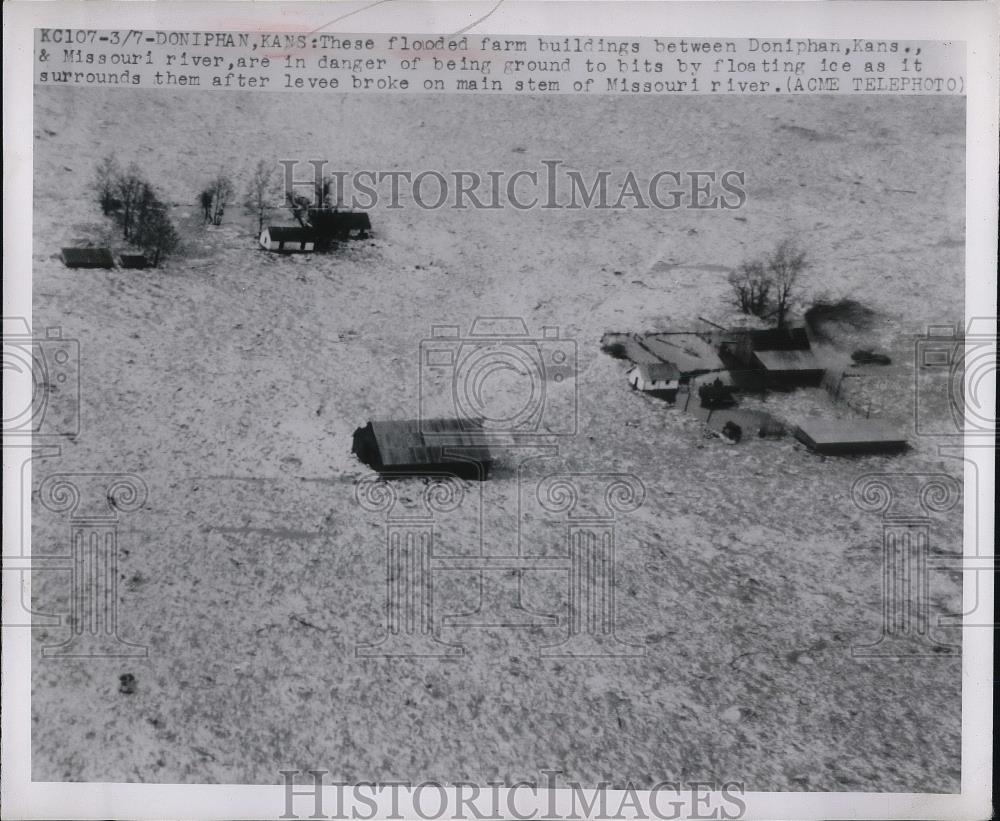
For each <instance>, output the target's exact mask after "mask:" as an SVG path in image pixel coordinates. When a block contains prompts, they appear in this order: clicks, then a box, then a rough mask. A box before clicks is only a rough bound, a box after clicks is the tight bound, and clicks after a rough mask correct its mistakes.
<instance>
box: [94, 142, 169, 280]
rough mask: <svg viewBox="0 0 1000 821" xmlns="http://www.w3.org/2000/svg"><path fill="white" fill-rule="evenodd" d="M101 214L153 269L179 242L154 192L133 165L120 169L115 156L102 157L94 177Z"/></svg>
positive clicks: (161, 203)
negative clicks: (143, 256) (113, 222)
mask: <svg viewBox="0 0 1000 821" xmlns="http://www.w3.org/2000/svg"><path fill="white" fill-rule="evenodd" d="M94 189H95V191H96V193H97V200H98V204H99V205H100V207H101V213H103V214H104V215H105V216H106V217H111V218H112V219H113V220H114V221H115V223H116V224H117V225H118V227H119V228H120V229H121V232H122V237H123V238H124V239H125V240H126V241H127V242H129V243H131V244H132V245H134V246H136V247H137V248H141V249H142V251H143V253H144V254H145V255H146V257H147V258H148V260H149V262H150V264H152V265H153V266H156V265H159V264H160V262H161V261H162V260H163V259H164V258H165V257H167V256H168V255H169V254H171V253H173V252H174V251H175V250H176V249H177V246H178V245H179V243H180V237H179V236H178V234H177V229H176V228H174V224H173V222H172V221H171V219H170V216H169V214H168V213H167V208H168V206H167V205H166V203H164V202H162V201H161V200H160V198H159V196H158V195H157V193H156V189H155V188H154V187H153V186H152V184H150V182H149V181H148V180H146V178H145V177H144V176H143V175H142V169H140V168H139V166H138V165H137V164H136V163H134V162H133V163H129V165H128V166H127V167H126V168H124V169H123V168H122V167H121V166H120V165H119V163H118V160H117V158H116V157H115V155H114V154H109V155H108V156H106V157H104V158H103V159H102V160H101V161H100V162H99V163H98V164H97V170H96V173H95V177H94Z"/></svg>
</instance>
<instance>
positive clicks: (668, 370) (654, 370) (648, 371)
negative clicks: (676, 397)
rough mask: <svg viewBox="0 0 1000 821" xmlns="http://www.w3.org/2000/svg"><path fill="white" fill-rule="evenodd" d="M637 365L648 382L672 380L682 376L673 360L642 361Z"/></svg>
mask: <svg viewBox="0 0 1000 821" xmlns="http://www.w3.org/2000/svg"><path fill="white" fill-rule="evenodd" d="M636 367H637V368H638V369H639V373H640V374H641V375H642V378H643V379H645V380H646V381H647V382H672V381H674V380H677V379H680V378H681V372H680V370H679V369H678V367H677V366H676V365H675V364H674V363H673V362H642V363H640V364H638V365H636Z"/></svg>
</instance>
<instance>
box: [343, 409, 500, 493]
mask: <svg viewBox="0 0 1000 821" xmlns="http://www.w3.org/2000/svg"><path fill="white" fill-rule="evenodd" d="M351 450H352V452H353V453H354V454H355V455H356V456H357V457H358V459H360V460H361V461H362V462H364V463H365V464H366V465H368V466H369V467H371V468H372V469H374V470H377V471H378V472H379V473H381V474H384V475H387V476H393V475H395V476H401V475H402V476H406V475H410V476H413V475H420V474H423V473H442V472H446V473H451V474H454V475H456V476H461V477H464V478H467V479H486V478H487V477H488V475H489V471H490V468H491V467H492V465H493V455H492V453H491V452H490V449H489V447H488V445H487V444H486V442H485V441H484V431H483V428H482V426H481V425H478V424H472V423H469V422H465V421H458V420H455V419H407V420H393V421H371V422H369V423H368V424H367V425H365V426H364V427H361V428H358V429H357V430H356V431H354V438H353V443H352V447H351Z"/></svg>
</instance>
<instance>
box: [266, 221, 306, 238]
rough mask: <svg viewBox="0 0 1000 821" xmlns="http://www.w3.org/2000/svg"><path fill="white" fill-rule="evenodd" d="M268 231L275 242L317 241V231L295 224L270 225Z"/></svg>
mask: <svg viewBox="0 0 1000 821" xmlns="http://www.w3.org/2000/svg"><path fill="white" fill-rule="evenodd" d="M267 233H268V235H269V236H270V237H271V239H272V240H274V241H275V242H315V241H316V232H315V231H314V230H313V229H312V228H301V227H299V226H294V225H289V226H285V225H269V226H268V227H267Z"/></svg>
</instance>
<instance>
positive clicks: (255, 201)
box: [243, 160, 275, 234]
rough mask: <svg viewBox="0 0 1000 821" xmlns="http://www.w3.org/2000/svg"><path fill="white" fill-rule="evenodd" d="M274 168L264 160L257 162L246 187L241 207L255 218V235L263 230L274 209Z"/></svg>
mask: <svg viewBox="0 0 1000 821" xmlns="http://www.w3.org/2000/svg"><path fill="white" fill-rule="evenodd" d="M274 197H275V191H274V166H273V165H272V164H270V163H268V162H267V161H266V160H259V161H258V162H257V166H256V167H255V168H254V171H253V175H252V176H251V177H250V182H249V184H248V185H247V192H246V199H244V201H243V207H244V208H246V210H247V213H248V214H252V215H254V216H255V217H257V233H258V234H259V233H260V232H261V231H263V230H264V223H265V222H266V221H267V215H268V214H269V213H270V212H271V209H272V208H273V207H274V205H273V203H274Z"/></svg>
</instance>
